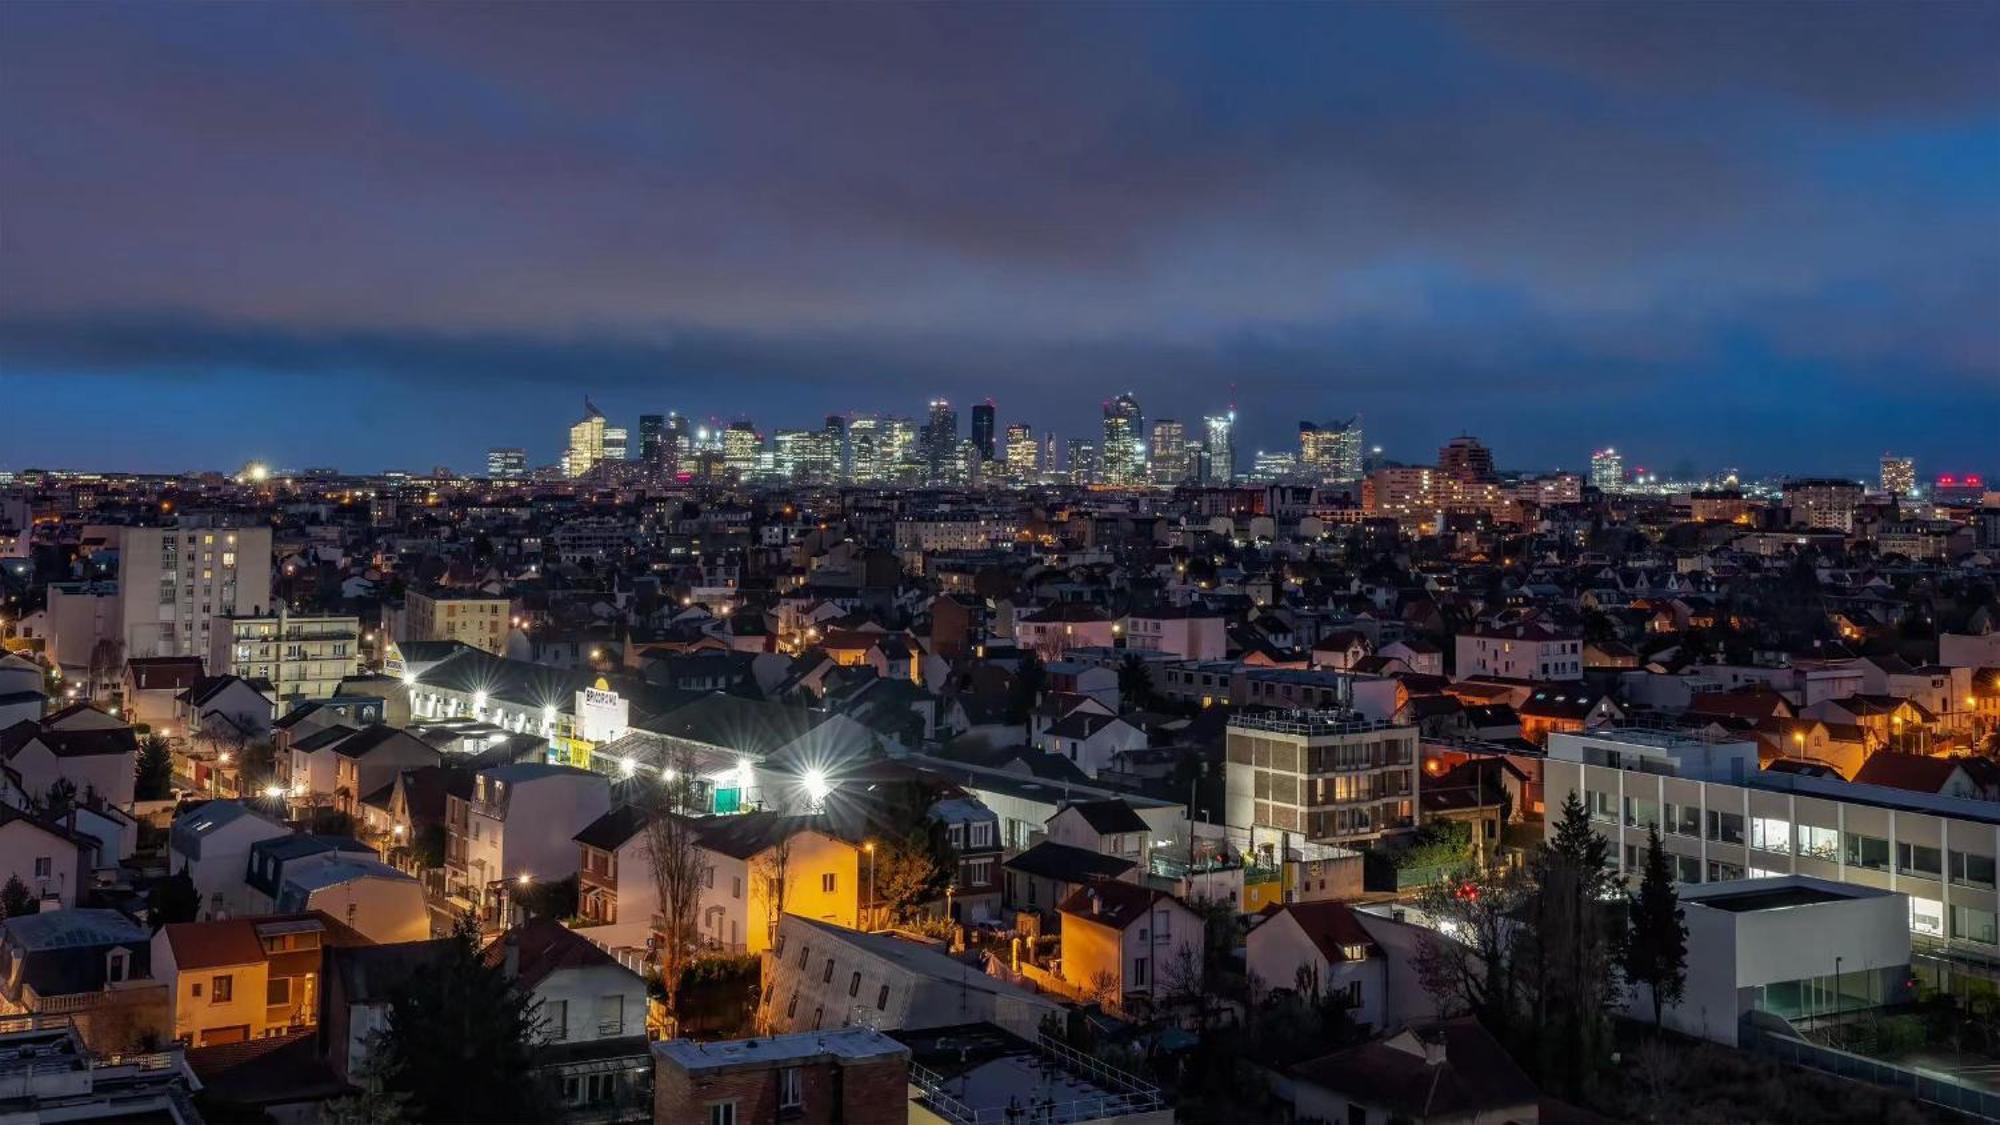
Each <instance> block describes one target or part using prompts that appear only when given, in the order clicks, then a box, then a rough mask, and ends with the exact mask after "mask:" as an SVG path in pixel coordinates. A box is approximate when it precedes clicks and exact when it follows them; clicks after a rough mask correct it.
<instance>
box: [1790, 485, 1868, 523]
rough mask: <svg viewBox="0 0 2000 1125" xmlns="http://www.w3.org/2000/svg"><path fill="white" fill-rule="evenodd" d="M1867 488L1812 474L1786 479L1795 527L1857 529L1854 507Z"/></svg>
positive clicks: (1859, 503) (1859, 502) (1857, 505)
mask: <svg viewBox="0 0 2000 1125" xmlns="http://www.w3.org/2000/svg"><path fill="white" fill-rule="evenodd" d="M1866 493H1867V490H1866V489H1864V488H1862V487H1861V485H1860V484H1859V483H1857V482H1855V481H1851V480H1838V479H1833V478H1824V477H1811V478H1805V479H1801V480H1793V481H1787V482H1785V507H1787V508H1790V509H1791V513H1792V523H1793V525H1794V526H1798V525H1803V526H1806V527H1814V528H1823V529H1826V530H1829V531H1853V530H1854V510H1855V509H1856V508H1858V507H1860V506H1861V501H1862V499H1863V497H1864V496H1865V495H1866Z"/></svg>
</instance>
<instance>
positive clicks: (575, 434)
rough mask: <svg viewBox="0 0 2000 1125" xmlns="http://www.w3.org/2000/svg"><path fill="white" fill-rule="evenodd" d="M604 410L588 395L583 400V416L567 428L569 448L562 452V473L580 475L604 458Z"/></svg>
mask: <svg viewBox="0 0 2000 1125" xmlns="http://www.w3.org/2000/svg"><path fill="white" fill-rule="evenodd" d="M604 439H605V425H604V412H603V411H601V410H599V409H597V406H596V404H594V403H592V402H591V401H590V399H589V398H588V397H586V398H585V399H584V400H583V417H582V418H581V419H579V420H578V421H577V422H576V423H575V424H574V425H572V426H570V428H569V449H568V450H566V451H565V452H564V453H563V475H565V476H570V477H580V476H582V475H583V474H585V473H587V472H589V471H590V470H592V469H595V468H596V467H597V463H598V462H600V461H602V460H604V444H605V441H604Z"/></svg>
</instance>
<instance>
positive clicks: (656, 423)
mask: <svg viewBox="0 0 2000 1125" xmlns="http://www.w3.org/2000/svg"><path fill="white" fill-rule="evenodd" d="M666 433H667V416H666V415H664V414H641V415H639V460H641V461H644V462H645V463H646V464H648V465H655V466H657V465H658V464H660V462H661V460H662V459H663V458H664V457H665V454H664V453H663V452H662V451H661V450H662V442H664V441H665V440H666Z"/></svg>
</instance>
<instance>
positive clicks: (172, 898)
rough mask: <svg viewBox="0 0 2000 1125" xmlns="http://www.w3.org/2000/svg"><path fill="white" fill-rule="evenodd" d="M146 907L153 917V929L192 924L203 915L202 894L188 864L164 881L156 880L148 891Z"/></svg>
mask: <svg viewBox="0 0 2000 1125" xmlns="http://www.w3.org/2000/svg"><path fill="white" fill-rule="evenodd" d="M146 906H147V908H148V910H149V911H150V912H151V913H152V916H153V929H154V930H155V931H156V932H157V931H158V930H159V929H160V927H162V926H167V925H171V924H173V923H175V922H192V921H194V920H195V918H196V917H197V916H199V915H200V914H201V892H200V891H198V890H196V889H195V885H194V878H193V877H192V876H190V875H189V874H188V869H187V865H186V864H182V865H181V869H180V870H179V871H177V872H175V873H174V874H172V875H169V876H167V877H166V878H164V879H156V880H154V881H153V885H152V886H151V887H149V888H148V889H147V891H146Z"/></svg>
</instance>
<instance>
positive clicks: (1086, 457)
mask: <svg viewBox="0 0 2000 1125" xmlns="http://www.w3.org/2000/svg"><path fill="white" fill-rule="evenodd" d="M1063 461H1064V463H1065V465H1066V466H1067V468H1068V470H1069V482H1070V483H1071V484H1092V483H1095V482H1096V481H1097V480H1098V479H1099V478H1098V465H1097V447H1096V446H1094V445H1092V444H1090V443H1089V442H1087V441H1085V440H1083V439H1082V438H1071V439H1069V441H1068V442H1067V443H1066V448H1065V449H1064V450H1063Z"/></svg>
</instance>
